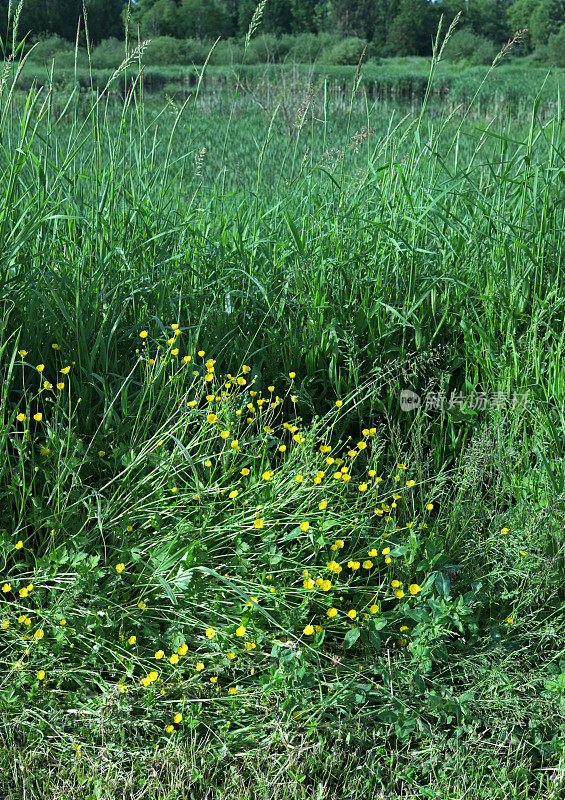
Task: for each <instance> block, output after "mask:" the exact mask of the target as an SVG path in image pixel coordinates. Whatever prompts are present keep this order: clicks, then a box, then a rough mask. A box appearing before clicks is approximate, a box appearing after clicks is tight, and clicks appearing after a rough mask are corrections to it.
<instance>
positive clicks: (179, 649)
mask: <svg viewBox="0 0 565 800" xmlns="http://www.w3.org/2000/svg"><path fill="white" fill-rule="evenodd" d="M177 653H178V654H179V656H185V655H186V654H187V653H188V645H187V644H181V646H180V647H177Z"/></svg>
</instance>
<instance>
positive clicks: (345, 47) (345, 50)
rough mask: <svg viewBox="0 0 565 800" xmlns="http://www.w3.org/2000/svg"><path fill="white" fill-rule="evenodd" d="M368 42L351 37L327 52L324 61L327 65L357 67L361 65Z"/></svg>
mask: <svg viewBox="0 0 565 800" xmlns="http://www.w3.org/2000/svg"><path fill="white" fill-rule="evenodd" d="M366 44H367V42H365V41H364V40H363V39H358V38H357V37H356V36H350V37H349V38H347V39H343V40H342V41H341V42H338V43H337V44H335V45H333V46H332V47H330V48H329V49H327V50H325V51H324V53H323V54H322V59H321V60H322V61H324V63H326V64H337V65H355V64H358V63H359V59H360V58H361V53H362V52H363V48H364V47H365V45H366Z"/></svg>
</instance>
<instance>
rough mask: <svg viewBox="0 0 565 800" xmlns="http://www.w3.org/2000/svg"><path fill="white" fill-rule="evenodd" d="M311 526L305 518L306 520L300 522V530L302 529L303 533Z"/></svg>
mask: <svg viewBox="0 0 565 800" xmlns="http://www.w3.org/2000/svg"><path fill="white" fill-rule="evenodd" d="M309 528H310V523H309V522H307V521H306V520H305V521H304V522H301V523H300V530H301V531H302V532H303V533H306V531H307V530H309Z"/></svg>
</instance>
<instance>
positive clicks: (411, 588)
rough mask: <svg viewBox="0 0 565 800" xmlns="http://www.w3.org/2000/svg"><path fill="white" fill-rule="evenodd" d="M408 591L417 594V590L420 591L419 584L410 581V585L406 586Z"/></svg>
mask: <svg viewBox="0 0 565 800" xmlns="http://www.w3.org/2000/svg"><path fill="white" fill-rule="evenodd" d="M408 591H409V592H410V594H412V595H414V594H418V592H421V591H422V589H421V587H420V586H418V584H417V583H411V584H410V586H409V587H408Z"/></svg>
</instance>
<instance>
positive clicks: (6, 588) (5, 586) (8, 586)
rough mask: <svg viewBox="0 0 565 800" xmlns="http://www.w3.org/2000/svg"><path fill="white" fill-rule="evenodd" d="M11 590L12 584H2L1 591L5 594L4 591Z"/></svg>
mask: <svg viewBox="0 0 565 800" xmlns="http://www.w3.org/2000/svg"><path fill="white" fill-rule="evenodd" d="M11 590H12V584H11V583H5V584H4V585H3V586H2V591H3V592H4V594H6V592H10V591H11Z"/></svg>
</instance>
